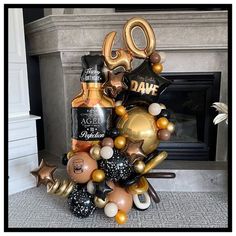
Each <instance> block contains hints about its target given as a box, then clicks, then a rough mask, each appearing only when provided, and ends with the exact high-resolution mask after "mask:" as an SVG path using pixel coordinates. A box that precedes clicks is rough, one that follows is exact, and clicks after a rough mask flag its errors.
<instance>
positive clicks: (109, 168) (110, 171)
mask: <svg viewBox="0 0 236 236" xmlns="http://www.w3.org/2000/svg"><path fill="white" fill-rule="evenodd" d="M100 169H103V170H104V172H105V173H106V177H107V178H108V179H110V180H114V181H116V182H117V181H119V180H124V179H127V178H128V177H129V176H130V175H131V173H132V167H131V165H130V164H129V161H128V158H127V157H126V156H124V155H123V154H121V153H120V152H119V151H118V150H117V149H114V154H113V156H112V157H111V158H110V159H107V160H105V159H103V160H101V162H100Z"/></svg>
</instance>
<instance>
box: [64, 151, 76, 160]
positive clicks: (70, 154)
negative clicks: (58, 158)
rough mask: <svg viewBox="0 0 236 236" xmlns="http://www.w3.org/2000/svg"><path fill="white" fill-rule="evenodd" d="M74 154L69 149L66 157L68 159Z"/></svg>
mask: <svg viewBox="0 0 236 236" xmlns="http://www.w3.org/2000/svg"><path fill="white" fill-rule="evenodd" d="M74 155H75V153H74V152H73V151H69V152H68V153H67V155H66V156H67V159H68V160H69V159H70V158H71V157H73V156H74Z"/></svg>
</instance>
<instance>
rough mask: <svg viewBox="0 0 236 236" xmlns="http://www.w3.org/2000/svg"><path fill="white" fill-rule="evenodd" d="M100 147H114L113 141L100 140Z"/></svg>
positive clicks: (109, 139) (107, 139)
mask: <svg viewBox="0 0 236 236" xmlns="http://www.w3.org/2000/svg"><path fill="white" fill-rule="evenodd" d="M102 146H109V147H111V148H113V147H114V142H113V139H112V138H104V139H103V140H102Z"/></svg>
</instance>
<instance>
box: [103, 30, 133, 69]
mask: <svg viewBox="0 0 236 236" xmlns="http://www.w3.org/2000/svg"><path fill="white" fill-rule="evenodd" d="M115 37H116V32H115V31H112V32H110V33H109V34H107V35H106V37H105V39H104V42H103V48H102V54H103V55H104V57H105V61H106V64H107V67H108V68H109V69H110V70H113V69H115V68H117V67H119V66H121V67H124V69H125V70H126V71H129V70H131V61H132V60H133V58H132V56H131V54H130V53H129V52H126V51H125V50H124V49H118V50H117V51H116V52H115V53H116V55H115V57H112V55H111V52H112V46H113V44H114V40H115Z"/></svg>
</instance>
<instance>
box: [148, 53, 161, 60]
mask: <svg viewBox="0 0 236 236" xmlns="http://www.w3.org/2000/svg"><path fill="white" fill-rule="evenodd" d="M150 61H151V63H159V62H160V61H161V57H160V55H159V54H158V52H154V53H152V54H151V56H150Z"/></svg>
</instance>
